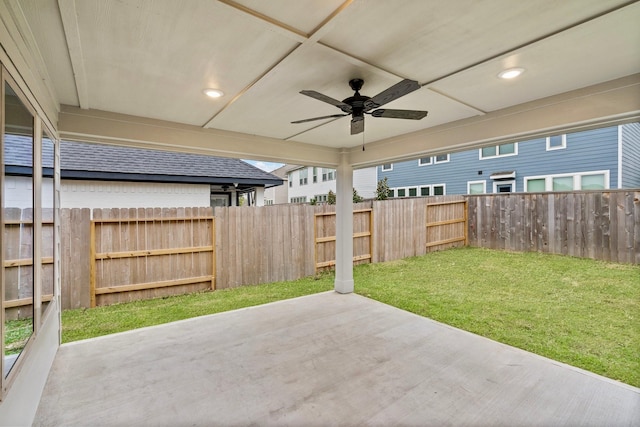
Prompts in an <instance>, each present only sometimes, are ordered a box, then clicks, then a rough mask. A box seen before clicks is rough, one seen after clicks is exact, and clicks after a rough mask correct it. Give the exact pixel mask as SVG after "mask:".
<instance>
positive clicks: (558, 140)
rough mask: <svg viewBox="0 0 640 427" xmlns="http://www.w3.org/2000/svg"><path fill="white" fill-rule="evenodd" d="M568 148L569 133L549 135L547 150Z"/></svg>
mask: <svg viewBox="0 0 640 427" xmlns="http://www.w3.org/2000/svg"><path fill="white" fill-rule="evenodd" d="M563 148H567V135H556V136H548V137H547V151H550V150H561V149H563Z"/></svg>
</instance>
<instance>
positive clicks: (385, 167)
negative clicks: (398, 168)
mask: <svg viewBox="0 0 640 427" xmlns="http://www.w3.org/2000/svg"><path fill="white" fill-rule="evenodd" d="M392 170H393V163H385V164H383V165H382V172H388V171H392Z"/></svg>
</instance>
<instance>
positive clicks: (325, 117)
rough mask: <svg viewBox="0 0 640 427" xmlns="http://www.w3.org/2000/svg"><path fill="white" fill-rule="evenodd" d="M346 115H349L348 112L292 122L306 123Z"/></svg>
mask: <svg viewBox="0 0 640 427" xmlns="http://www.w3.org/2000/svg"><path fill="white" fill-rule="evenodd" d="M344 116H348V114H332V115H330V116H322V117H314V118H312V119H304V120H296V121H295V122H291V123H306V122H312V121H314V120H322V119H333V118H335V117H344Z"/></svg>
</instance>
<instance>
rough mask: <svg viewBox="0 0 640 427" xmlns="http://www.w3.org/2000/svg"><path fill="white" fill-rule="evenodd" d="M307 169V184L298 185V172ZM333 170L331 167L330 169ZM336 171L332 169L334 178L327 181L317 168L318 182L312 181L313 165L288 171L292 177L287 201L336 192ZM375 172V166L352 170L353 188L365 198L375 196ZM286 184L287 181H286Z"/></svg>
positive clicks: (308, 198) (320, 169) (309, 198)
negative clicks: (323, 179)
mask: <svg viewBox="0 0 640 427" xmlns="http://www.w3.org/2000/svg"><path fill="white" fill-rule="evenodd" d="M305 169H306V170H307V184H305V185H300V172H301V171H303V170H305ZM332 170H333V169H332ZM336 174H337V173H336V172H335V171H334V179H332V180H329V181H322V168H320V167H319V168H317V177H318V182H316V183H314V182H313V167H306V168H300V169H295V170H293V171H291V172H290V176H291V178H292V185H291V187H287V188H288V195H289V201H291V199H293V198H298V197H306V198H307V199H306V201H307V202H309V201H311V199H313V198H315V197H316V196H318V195H324V194H327V193H329V191H333V192H334V193H335V192H336V178H335V176H336ZM376 176H377V172H376V168H373V167H372V168H365V169H357V170H355V171H353V188H355V189H356V191H357V192H358V194H359V195H360V196H361V197H363V198H365V199H370V198H373V197H374V196H375V191H376V185H377V180H376ZM287 185H288V183H287Z"/></svg>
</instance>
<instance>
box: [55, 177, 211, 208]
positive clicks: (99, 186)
mask: <svg viewBox="0 0 640 427" xmlns="http://www.w3.org/2000/svg"><path fill="white" fill-rule="evenodd" d="M210 193H211V189H210V186H209V185H208V184H167V183H149V182H123V181H113V182H112V181H78V180H62V188H61V194H60V203H61V207H63V208H150V207H156V208H172V207H179V206H191V207H200V206H203V207H204V206H209V205H210V203H211V199H210Z"/></svg>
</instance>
